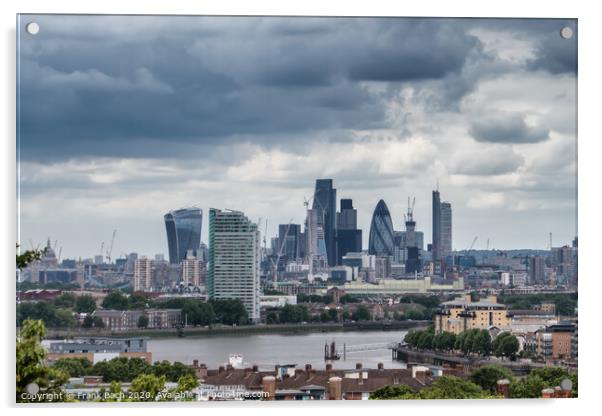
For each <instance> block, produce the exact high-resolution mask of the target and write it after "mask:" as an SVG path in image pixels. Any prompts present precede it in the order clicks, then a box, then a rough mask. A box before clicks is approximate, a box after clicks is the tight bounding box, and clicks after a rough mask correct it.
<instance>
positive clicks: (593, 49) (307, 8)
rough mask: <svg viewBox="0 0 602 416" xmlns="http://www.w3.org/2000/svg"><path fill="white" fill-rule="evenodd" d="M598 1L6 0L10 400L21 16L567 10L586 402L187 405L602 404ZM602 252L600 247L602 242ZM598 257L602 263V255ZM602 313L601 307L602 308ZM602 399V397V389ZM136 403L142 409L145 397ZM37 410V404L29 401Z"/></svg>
mask: <svg viewBox="0 0 602 416" xmlns="http://www.w3.org/2000/svg"><path fill="white" fill-rule="evenodd" d="M595 4H596V3H595V2H585V1H583V2H576V1H556V0H548V1H545V2H544V1H542V2H533V1H532V2H529V1H525V0H503V1H498V2H490V1H482V0H481V1H474V0H454V1H449V0H447V1H446V0H440V1H433V0H420V1H413V2H401V1H398V2H385V1H380V0H370V1H352V0H330V1H325V0H321V1H320V0H305V1H302V2H301V1H298V2H295V3H293V2H284V1H277V0H273V1H267V0H254V1H244V0H238V1H232V0H222V1H202V2H194V1H191V0H188V1H186V0H170V1H157V0H145V1H140V2H134V1H129V2H127V1H123V0H104V1H86V2H82V1H81V0H80V1H77V0H62V1H61V0H55V1H52V2H50V1H44V0H20V1H18V2H17V1H13V2H10V1H2V2H0V7H1V8H2V13H1V14H0V19H1V22H2V48H3V50H2V55H1V57H2V59H0V62H2V64H0V67H1V71H2V77H1V78H0V79H1V80H2V89H1V90H2V91H3V92H4V94H3V95H4V96H3V97H2V98H3V99H2V100H1V101H0V117H1V122H0V126H2V127H3V130H4V134H3V135H2V150H1V152H0V154H1V155H2V158H3V161H2V162H3V163H2V164H1V166H2V181H1V182H0V183H1V187H2V195H3V197H4V198H3V201H4V203H3V204H2V214H3V215H2V221H3V222H2V228H0V229H1V230H3V231H4V232H3V238H2V242H1V244H2V245H1V246H0V253H1V255H2V262H1V263H0V264H2V266H3V271H4V273H3V279H2V281H3V284H4V288H3V289H4V290H3V291H2V294H3V295H4V296H5V302H4V304H5V307H4V314H3V316H4V318H5V319H4V322H5V323H6V325H7V328H8V331H6V332H4V333H5V334H7V336H6V337H3V338H4V342H3V343H2V352H3V357H2V359H1V360H0V362H1V363H2V368H3V371H2V378H1V380H2V385H1V386H0V392H1V393H3V395H2V399H4V400H3V402H4V406H8V407H11V406H12V407H13V409H12V410H13V411H15V410H18V408H16V409H15V407H14V406H13V405H12V402H13V396H12V393H11V392H13V391H14V344H13V340H14V331H15V329H14V297H13V290H14V283H13V280H12V279H13V278H12V276H13V274H12V273H13V263H12V259H13V257H12V256H13V250H14V243H15V241H16V221H15V217H16V204H15V22H16V18H15V15H16V13H19V12H20V13H119V14H136V13H142V14H226V15H227V14H238V15H241V14H242V15H244V14H254V15H261V14H266V15H332V16H336V15H346V16H448V17H466V16H474V17H564V18H567V17H569V18H578V19H579V29H578V30H579V133H580V134H579V196H580V197H579V224H580V227H579V234H580V235H579V242H580V243H581V248H580V253H579V254H580V262H579V266H580V267H579V269H580V275H581V278H580V282H579V283H580V289H581V290H580V295H581V296H580V300H579V310H580V315H581V317H580V318H581V319H580V331H579V333H580V334H579V335H580V338H581V339H580V343H579V344H580V345H579V357H580V361H581V366H580V380H579V384H580V385H579V393H580V398H579V399H576V400H557V401H545V402H544V401H537V400H531V401H525V400H521V401H509V400H506V401H495V402H490V401H470V402H468V401H438V402H433V401H431V402H396V403H392V402H387V403H375V402H371V403H353V404H352V403H350V402H347V403H344V404H342V406H341V403H337V404H335V403H332V402H331V403H320V404H318V403H315V404H309V403H297V404H296V405H291V404H284V403H282V404H280V403H278V404H272V405H271V406H267V405H266V404H264V405H258V404H248V403H247V404H244V405H238V406H234V407H233V406H231V405H227V406H221V405H219V406H211V407H206V406H204V407H201V406H185V407H179V408H178V410H177V411H178V412H180V411H184V412H190V413H193V412H194V413H196V414H198V413H199V412H203V413H205V412H207V411H211V412H213V411H215V409H220V410H221V408H226V407H227V409H228V410H224V411H227V412H231V411H234V412H239V413H240V412H247V411H248V410H252V411H253V412H261V413H273V414H275V413H276V412H278V413H282V412H286V413H289V412H290V413H291V414H307V412H315V411H317V410H318V409H320V410H325V411H329V412H332V411H336V409H335V408H333V406H335V405H336V407H337V409H338V408H340V409H341V410H342V411H344V412H345V413H348V412H351V413H353V414H363V413H366V412H374V411H378V412H403V413H410V412H412V413H414V412H425V411H426V412H429V413H430V412H433V413H434V412H437V413H442V414H443V413H445V414H449V413H464V412H466V411H467V412H471V413H473V412H474V413H475V414H478V413H484V414H488V415H490V414H491V415H495V414H503V415H506V416H507V415H508V413H509V412H512V413H514V412H516V411H527V412H537V413H544V412H545V413H546V414H557V413H558V414H561V413H563V414H567V413H569V414H578V413H580V412H582V411H585V413H589V412H587V409H588V408H593V409H595V408H600V404H601V403H597V402H596V399H597V398H598V396H600V395H599V393H598V391H597V390H598V389H599V387H598V386H599V385H600V381H599V379H600V376H599V375H600V374H601V373H600V371H599V370H600V359H599V354H596V353H597V352H598V350H599V345H600V344H598V342H596V341H598V340H599V339H600V337H599V335H598V334H599V332H600V330H599V321H598V320H597V319H596V318H597V317H599V316H600V314H599V311H598V308H597V306H598V305H599V300H600V293H601V290H600V281H601V280H602V276H600V275H598V273H596V272H598V271H599V270H600V263H599V260H598V259H597V258H596V254H597V253H596V252H595V251H594V250H596V248H597V247H602V242H600V241H598V240H600V238H601V237H599V236H602V232H601V230H600V217H601V215H600V211H601V207H602V206H601V204H598V201H599V200H600V198H599V197H598V195H599V193H600V190H599V189H600V187H599V179H598V178H599V177H601V176H602V174H601V172H600V168H599V167H600V165H601V163H600V160H599V159H600V157H599V155H601V154H602V152H600V140H602V138H601V137H600V133H599V131H600V126H599V123H597V121H598V120H600V115H599V113H600V94H599V92H600V91H601V88H600V76H601V74H602V67H601V65H600V52H599V50H600V47H599V40H600V39H602V33H601V29H600V28H601V27H602V25H601V23H602V22H601V18H602V16H601V15H600V14H599V13H596V11H597V10H596V8H595V6H594V5H595ZM597 185H598V186H597ZM598 251H599V250H598ZM597 260H598V261H597ZM597 312H598V313H597ZM601 398H602V397H601ZM135 407H141V406H140V405H137V406H135ZM167 409H168V407H166V406H163V405H153V406H152V407H148V406H146V407H144V409H143V411H144V412H145V413H149V414H162V413H164V412H165V410H167ZM21 410H29V411H31V410H32V407H29V408H26V409H24V408H21ZM140 410H141V409H134V408H125V409H123V408H115V407H112V408H111V409H110V412H111V413H114V412H116V413H123V414H126V413H127V414H128V415H131V414H133V413H138V412H140ZM34 411H36V412H44V414H60V415H70V414H80V413H81V412H82V409H81V408H69V407H67V408H65V407H61V408H48V407H44V408H39V409H37V410H34ZM84 411H85V412H86V413H91V414H106V413H107V408H106V407H94V408H86V409H85V410H84Z"/></svg>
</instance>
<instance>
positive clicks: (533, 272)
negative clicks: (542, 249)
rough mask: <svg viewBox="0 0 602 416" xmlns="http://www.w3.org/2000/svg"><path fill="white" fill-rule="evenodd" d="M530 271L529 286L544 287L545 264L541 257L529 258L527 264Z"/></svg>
mask: <svg viewBox="0 0 602 416" xmlns="http://www.w3.org/2000/svg"><path fill="white" fill-rule="evenodd" d="M527 267H528V271H529V284H532V285H544V284H545V277H546V275H545V264H544V259H543V257H541V256H533V257H529V261H528V263H527Z"/></svg>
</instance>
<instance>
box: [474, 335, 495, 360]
mask: <svg viewBox="0 0 602 416" xmlns="http://www.w3.org/2000/svg"><path fill="white" fill-rule="evenodd" d="M472 351H473V352H475V353H478V354H481V355H489V353H490V352H491V335H489V331H487V330H486V329H477V330H476V332H475V336H474V339H473V341H472Z"/></svg>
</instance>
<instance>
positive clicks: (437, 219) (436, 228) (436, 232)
mask: <svg viewBox="0 0 602 416" xmlns="http://www.w3.org/2000/svg"><path fill="white" fill-rule="evenodd" d="M432 252H433V261H439V260H441V197H440V195H439V190H437V191H433V245H432Z"/></svg>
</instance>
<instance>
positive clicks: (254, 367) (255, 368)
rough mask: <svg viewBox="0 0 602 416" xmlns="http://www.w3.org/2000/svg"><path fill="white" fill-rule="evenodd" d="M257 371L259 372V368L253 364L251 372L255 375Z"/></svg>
mask: <svg viewBox="0 0 602 416" xmlns="http://www.w3.org/2000/svg"><path fill="white" fill-rule="evenodd" d="M257 371H259V367H257V364H253V372H254V373H256V372H257Z"/></svg>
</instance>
